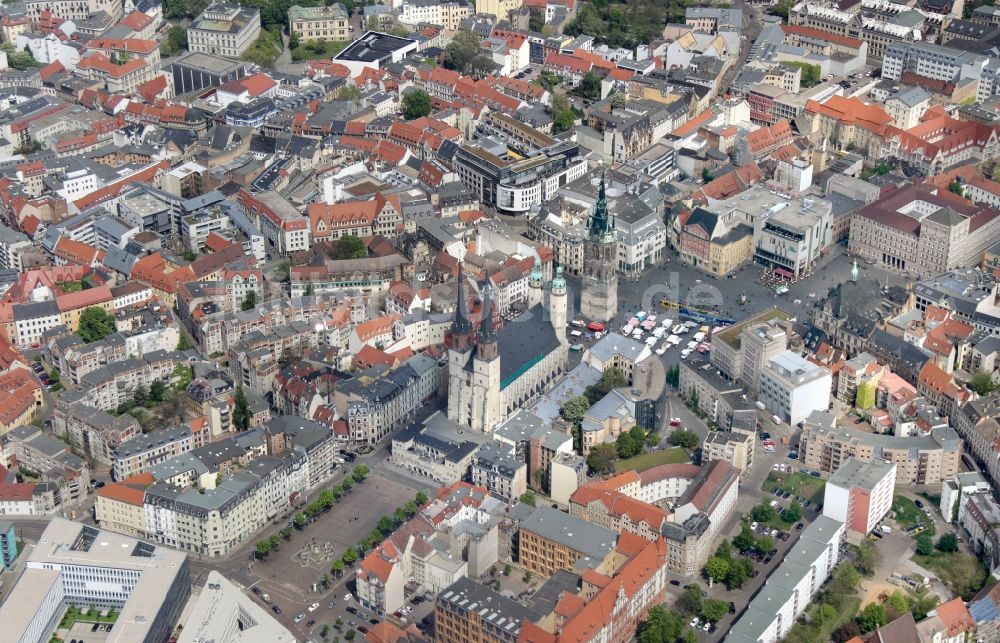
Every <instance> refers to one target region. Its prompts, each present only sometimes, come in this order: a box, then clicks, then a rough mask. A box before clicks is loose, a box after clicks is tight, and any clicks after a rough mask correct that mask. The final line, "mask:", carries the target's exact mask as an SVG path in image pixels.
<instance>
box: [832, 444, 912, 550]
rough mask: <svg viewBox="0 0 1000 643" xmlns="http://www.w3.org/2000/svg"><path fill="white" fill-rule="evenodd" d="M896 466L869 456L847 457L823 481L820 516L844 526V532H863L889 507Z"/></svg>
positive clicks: (893, 487) (894, 483) (890, 505)
mask: <svg viewBox="0 0 1000 643" xmlns="http://www.w3.org/2000/svg"><path fill="white" fill-rule="evenodd" d="M895 489H896V465H895V464H894V463H892V462H888V461H886V460H880V459H878V458H872V459H871V460H868V461H864V460H858V459H857V458H848V459H847V461H845V462H844V464H842V465H840V468H839V469H837V471H836V472H834V474H833V475H832V476H830V479H829V480H828V481H827V483H826V492H825V495H824V496H823V515H824V516H828V517H830V518H833V519H834V520H838V521H840V522H842V523H844V524H845V525H846V528H847V531H853V532H857V533H858V534H861V535H862V536H864V535H867V534H868V533H870V532H871V531H872V530H873V529H875V526H876V525H877V524H878V523H879V521H880V520H882V519H883V518H884V517H885V516H886V514H888V513H889V510H890V509H891V508H892V494H893V492H894V491H895Z"/></svg>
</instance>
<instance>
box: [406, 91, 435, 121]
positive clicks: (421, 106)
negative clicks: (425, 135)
mask: <svg viewBox="0 0 1000 643" xmlns="http://www.w3.org/2000/svg"><path fill="white" fill-rule="evenodd" d="M430 113H431V95H430V94H428V93H427V92H425V91H424V90H422V89H417V90H414V91H411V92H407V93H406V95H405V96H403V118H405V119H406V120H408V121H412V120H413V119H416V118H421V117H423V116H427V115H428V114H430Z"/></svg>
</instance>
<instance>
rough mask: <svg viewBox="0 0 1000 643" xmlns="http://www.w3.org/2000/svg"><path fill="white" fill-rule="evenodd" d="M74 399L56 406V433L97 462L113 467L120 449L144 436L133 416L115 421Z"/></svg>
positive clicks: (53, 422)
mask: <svg viewBox="0 0 1000 643" xmlns="http://www.w3.org/2000/svg"><path fill="white" fill-rule="evenodd" d="M74 397H75V396H74V395H73V394H71V393H67V394H66V395H64V396H63V397H61V398H60V399H59V401H58V402H56V408H55V412H54V413H53V415H52V432H53V433H55V434H56V435H62V436H65V437H66V439H68V440H69V441H70V443H71V444H73V445H75V446H76V447H77V448H78V449H79V450H80V451H82V452H83V453H84V454H85V455H87V456H89V457H91V458H93V459H94V460H96V461H97V462H99V463H101V464H105V465H110V464H112V461H113V460H114V457H115V450H116V449H118V447H119V446H121V445H122V444H123V443H125V442H127V441H129V440H131V439H133V438H135V437H137V436H141V435H142V427H141V426H140V425H139V421H138V420H136V419H135V418H134V417H132V416H131V415H127V414H125V415H119V416H117V417H115V416H112V415H110V414H109V413H107V412H106V411H102V410H101V409H97V408H94V407H92V406H88V405H86V404H85V403H83V402H82V401H72V400H73V398H74Z"/></svg>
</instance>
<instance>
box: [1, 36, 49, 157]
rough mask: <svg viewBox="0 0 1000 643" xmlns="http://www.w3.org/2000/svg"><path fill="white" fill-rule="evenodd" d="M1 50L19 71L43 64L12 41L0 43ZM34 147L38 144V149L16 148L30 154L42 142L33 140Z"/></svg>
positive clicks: (16, 152)
mask: <svg viewBox="0 0 1000 643" xmlns="http://www.w3.org/2000/svg"><path fill="white" fill-rule="evenodd" d="M0 50H2V51H3V52H4V53H6V54H7V65H8V66H9V67H10V68H11V69H17V70H18V71H25V70H26V69H31V68H32V67H41V66H42V64H41V63H40V62H38V61H37V60H35V58H34V56H32V55H31V52H30V51H27V50H17V49H14V47H13V45H11V44H10V43H4V44H3V45H0ZM31 145H32V147H33V146H35V145H37V146H38V149H29V150H27V151H20V150H21V149H22V148H18V149H17V150H15V154H30V153H31V152H37V151H38V150H40V149H42V143H40V142H39V141H35V140H32V141H31Z"/></svg>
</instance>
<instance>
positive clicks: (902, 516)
mask: <svg viewBox="0 0 1000 643" xmlns="http://www.w3.org/2000/svg"><path fill="white" fill-rule="evenodd" d="M890 515H891V516H892V517H893V518H894V519H895V520H896V522H897V523H898V524H899V526H900V528H901V529H903V530H904V531H906V530H907V529H909V528H910V527H913V526H914V525H923V526H924V527H926V529H922V530H920V531H913V532H911V533H910V536H911V537H913V538H916V537H917V536H919V535H920V534H921V533H923V532H927V533H929V534H930V535H932V536H933V535H934V523H932V522H931V521H930V519H929V518H928V517H927V514H925V513H924V512H923V510H921V509H920V508H918V507H917V505H915V504H913V501H912V500H910V499H909V498H907V497H906V496H895V497H893V499H892V512H891V513H890Z"/></svg>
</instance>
